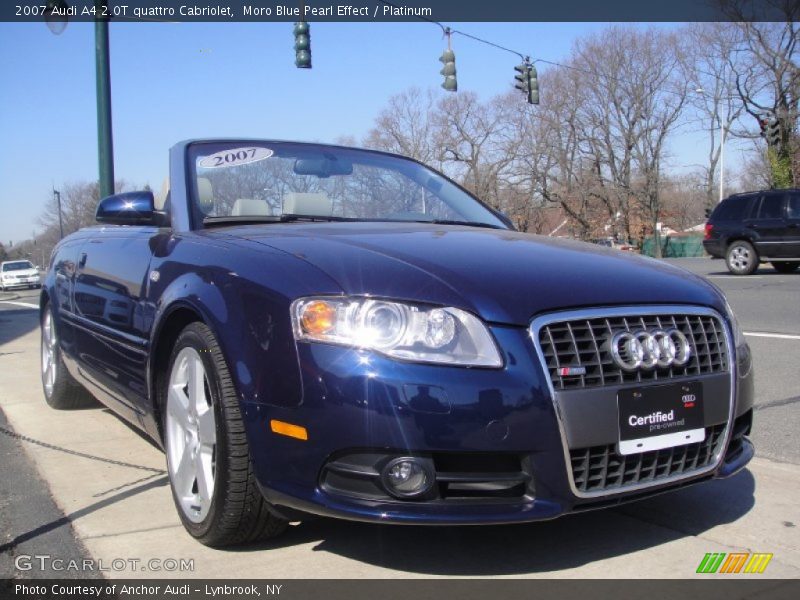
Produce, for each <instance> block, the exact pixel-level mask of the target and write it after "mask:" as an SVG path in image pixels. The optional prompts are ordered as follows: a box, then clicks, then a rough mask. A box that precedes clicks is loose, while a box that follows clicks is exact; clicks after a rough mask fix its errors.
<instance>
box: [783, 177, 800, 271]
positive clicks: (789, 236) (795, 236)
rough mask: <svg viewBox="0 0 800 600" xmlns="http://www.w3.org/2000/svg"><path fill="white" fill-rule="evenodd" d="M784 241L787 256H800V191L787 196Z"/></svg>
mask: <svg viewBox="0 0 800 600" xmlns="http://www.w3.org/2000/svg"><path fill="white" fill-rule="evenodd" d="M784 242H785V248H786V256H787V257H788V258H800V193H789V194H788V197H787V198H786V231H785V233H784Z"/></svg>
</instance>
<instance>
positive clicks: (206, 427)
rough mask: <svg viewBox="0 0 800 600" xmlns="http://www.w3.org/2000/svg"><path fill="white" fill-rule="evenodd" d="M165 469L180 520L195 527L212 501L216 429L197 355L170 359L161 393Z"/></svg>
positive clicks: (187, 353) (190, 352)
mask: <svg viewBox="0 0 800 600" xmlns="http://www.w3.org/2000/svg"><path fill="white" fill-rule="evenodd" d="M166 442H167V466H168V468H169V476H170V481H171V482H172V488H173V490H174V491H175V496H176V497H177V498H178V504H180V507H181V510H183V513H184V514H185V515H186V517H187V518H188V519H189V520H190V521H192V522H194V523H200V522H201V521H202V520H203V519H205V518H206V515H207V514H208V510H209V508H210V507H211V501H212V499H213V497H214V475H215V467H216V464H215V463H216V453H215V451H216V444H217V427H216V421H215V418H214V406H213V405H212V400H211V391H210V389H209V383H208V377H207V376H206V370H205V367H204V366H203V360H202V359H201V358H200V354H199V353H198V352H197V350H195V349H194V348H184V349H183V350H181V351H180V352H179V353H178V356H177V357H175V362H174V363H173V365H172V372H171V373H170V376H169V388H168V391H167V419H166Z"/></svg>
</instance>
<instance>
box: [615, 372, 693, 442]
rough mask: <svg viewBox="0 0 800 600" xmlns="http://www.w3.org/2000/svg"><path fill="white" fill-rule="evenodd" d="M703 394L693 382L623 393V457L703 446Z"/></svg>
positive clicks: (620, 411) (620, 394)
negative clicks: (692, 444) (674, 448)
mask: <svg viewBox="0 0 800 600" xmlns="http://www.w3.org/2000/svg"><path fill="white" fill-rule="evenodd" d="M702 392H703V387H702V385H701V384H700V383H699V382H693V381H690V382H687V383H672V384H666V385H658V386H652V387H646V388H645V387H642V388H631V389H623V390H620V391H619V394H618V395H617V404H618V405H619V452H620V454H623V455H626V454H634V453H637V452H646V451H648V450H661V449H662V448H669V447H672V446H681V445H684V444H691V443H693V442H702V441H703V440H704V439H705V437H706V430H705V427H704V425H703V407H702Z"/></svg>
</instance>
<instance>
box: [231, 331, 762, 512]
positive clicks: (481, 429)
mask: <svg viewBox="0 0 800 600" xmlns="http://www.w3.org/2000/svg"><path fill="white" fill-rule="evenodd" d="M492 332H493V334H494V335H495V337H496V339H497V341H498V344H499V346H500V347H501V348H502V349H503V353H504V359H505V367H503V368H502V369H464V368H451V367H441V366H431V365H418V364H409V363H402V362H398V361H393V360H388V359H385V358H382V357H380V356H377V355H374V354H369V353H362V352H358V351H355V350H351V349H346V348H340V347H335V346H328V345H324V344H299V345H298V352H299V358H300V365H301V372H302V382H303V402H302V404H301V405H300V406H298V407H295V408H286V407H276V406H269V405H266V404H263V403H259V402H252V401H245V402H242V408H243V414H244V416H245V423H246V427H247V432H248V438H249V440H250V448H251V452H252V454H253V460H254V464H255V468H256V474H257V478H258V481H259V485H260V487H261V489H262V492H263V494H264V495H265V497H266V498H267V500H268V501H269V502H271V503H272V504H273V505H274V506H275V507H276V510H278V511H279V512H283V513H284V514H286V515H287V516H290V515H291V513H292V511H294V510H297V511H301V512H304V513H313V514H319V515H326V516H333V517H339V518H346V519H352V520H360V521H375V522H386V523H409V524H484V523H486V524H488V523H496V524H499V523H515V522H525V521H535V520H544V519H552V518H555V517H558V516H560V515H562V514H565V513H569V512H574V511H579V510H587V509H590V508H595V507H599V506H602V505H608V504H616V503H620V502H625V501H630V500H636V499H639V498H642V497H645V496H651V495H654V494H658V493H662V492H664V491H668V490H670V489H675V488H677V487H682V486H685V485H687V484H691V483H696V482H698V481H702V480H706V479H709V478H714V477H724V476H729V475H731V474H733V473H735V472H737V471H738V470H740V469H742V468H744V466H745V465H746V464H747V462H748V461H749V460H750V458H751V457H752V445H751V444H750V442H749V441H747V439H746V438H745V437H744V436H745V435H746V433H748V432H749V425H747V426H746V427H744V428H742V429H741V432H740V433H741V435H740V436H739V441H736V442H735V443H734V440H735V439H737V438H734V436H733V435H731V436H729V439H728V440H727V442H724V443H728V444H729V448H726V449H724V451H723V455H722V456H723V458H722V460H721V461H720V463H719V464H718V465H717V466H716V467H715V468H714V469H713V470H711V471H704V472H701V473H698V474H696V475H688V476H686V477H685V478H682V479H680V480H679V481H669V482H665V483H663V484H662V485H655V486H651V487H647V489H641V490H630V491H621V492H619V493H612V494H607V495H604V496H603V497H599V498H583V497H580V496H579V495H577V494H576V493H575V491H574V488H573V486H572V485H571V481H570V477H569V476H568V473H569V471H568V469H569V468H571V467H570V466H568V464H567V458H566V453H565V451H564V442H563V439H562V436H561V433H560V429H559V421H558V418H557V416H556V411H555V407H554V403H553V399H552V392H551V390H550V389H549V385H548V383H549V378H548V376H547V375H546V374H545V372H544V371H543V369H542V368H541V366H540V365H541V362H540V359H539V358H538V356H537V355H536V351H535V349H534V347H533V344H532V343H531V339H530V336H529V333H528V331H527V330H526V329H521V328H513V327H497V326H495V327H493V328H492ZM742 372H744V371H742ZM422 388H425V392H424V394H423V395H424V397H425V398H426V401H425V402H421V401H419V397H420V390H421V389H422ZM752 391H753V387H752V373H751V372H750V369H747V372H746V373H745V377H744V378H739V379H738V381H737V382H736V386H735V407H736V408H735V414H736V416H741V417H742V418H743V419H744V420H747V419H749V418H750V417H748V416H747V415H751V414H752V413H751V411H750V409H751V407H752ZM727 402H728V399H727V398H726V399H725V403H726V404H727ZM273 419H276V420H280V421H285V422H289V423H293V424H298V425H301V426H303V427H305V428H306V430H307V431H308V440H307V441H300V440H298V439H293V438H289V437H285V436H280V435H276V434H274V433H271V431H270V421H271V420H273ZM748 423H749V421H748ZM734 446H735V447H734ZM343 452H345V453H364V452H369V453H377V454H384V455H386V456H398V455H409V454H411V455H419V456H431V457H434V459H436V460H440V459H441V457H445V458H448V457H451V458H453V460H455V461H456V462H457V459H458V458H459V457H462V458H463V457H464V456H475V457H483V458H486V457H490V458H491V457H501V456H502V457H516V458H515V460H516V459H518V460H519V462H520V464H522V465H524V471H525V472H526V473H528V474H530V481H529V482H528V485H527V486H526V487H525V489H524V490H523V491H522V492H520V493H519V494H518V495H517V496H512V497H509V496H502V495H501V496H498V497H490V496H486V497H452V498H451V497H444V496H442V497H436V498H432V499H426V500H395V499H391V498H388V497H379V496H378V495H375V494H370V493H369V492H366V493H361V494H350V493H340V492H339V491H338V489H337V487H336V486H335V485H334V486H328V485H325V480H324V476H325V473H326V468H325V465H327V464H329V462H330V461H332V460H335V459H336V458H337V457H338V456H341V454H342V453H343ZM451 462H452V461H451Z"/></svg>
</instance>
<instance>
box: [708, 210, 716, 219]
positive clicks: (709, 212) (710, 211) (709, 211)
mask: <svg viewBox="0 0 800 600" xmlns="http://www.w3.org/2000/svg"><path fill="white" fill-rule="evenodd" d="M712 212H714V211H713V209H710V208H707V209H706V219H708V218H710V217H711V213H712Z"/></svg>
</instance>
